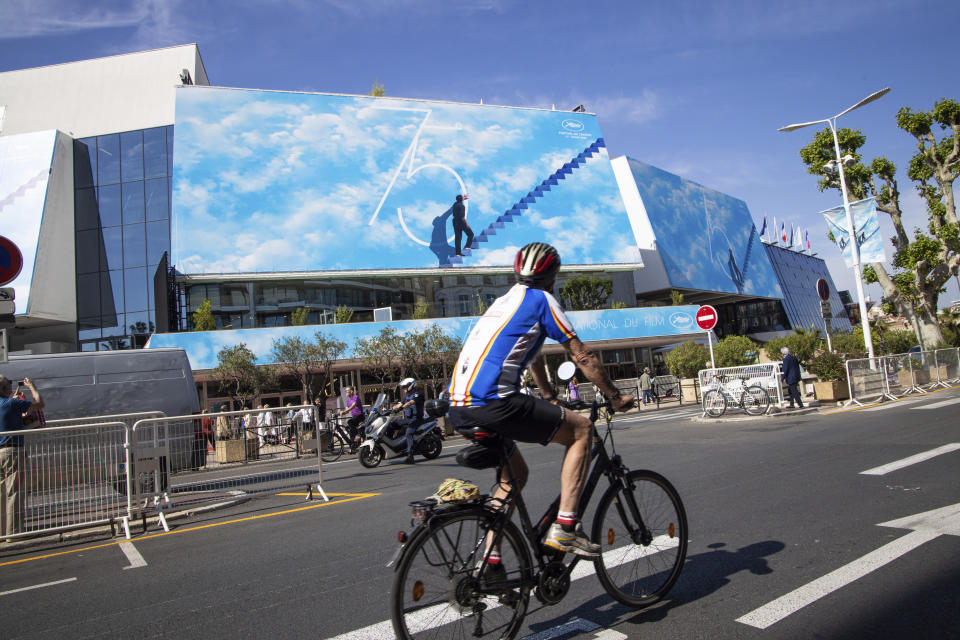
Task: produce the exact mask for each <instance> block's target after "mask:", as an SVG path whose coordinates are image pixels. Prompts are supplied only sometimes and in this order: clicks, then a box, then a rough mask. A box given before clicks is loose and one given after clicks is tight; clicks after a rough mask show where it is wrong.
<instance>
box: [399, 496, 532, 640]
mask: <svg viewBox="0 0 960 640" xmlns="http://www.w3.org/2000/svg"><path fill="white" fill-rule="evenodd" d="M442 517H443V518H444V519H443V520H442V521H441V522H440V523H439V524H435V523H431V524H430V526H429V528H427V527H424V528H422V529H421V530H420V531H419V532H418V534H416V535H415V536H414V537H413V538H412V539H411V540H410V542H409V543H408V544H409V545H410V547H409V548H408V549H407V550H406V551H405V553H404V555H403V558H402V559H401V561H400V565H399V566H398V567H397V572H396V576H395V578H394V581H393V595H392V598H391V600H392V602H391V618H392V621H393V630H394V633H395V634H396V636H397V637H398V638H401V639H402V640H413V639H422V638H467V637H479V638H513V637H514V636H515V635H516V634H517V631H518V630H519V629H520V626H521V624H522V623H523V616H524V614H525V613H526V611H527V603H528V602H529V599H530V586H531V584H530V583H531V581H530V579H529V576H530V558H529V555H528V552H527V548H526V546H525V543H524V540H523V537H522V536H521V535H520V532H519V530H518V529H517V528H516V526H515V525H514V524H513V523H511V522H509V521H508V522H505V523H504V525H503V526H504V530H503V539H502V542H501V547H500V554H501V557H502V561H501V566H502V567H503V569H504V572H503V573H500V574H499V575H495V574H493V573H492V572H490V573H488V572H487V571H486V570H484V572H483V573H480V574H479V575H478V571H477V569H478V567H479V566H480V565H481V563H482V562H483V557H484V552H485V548H486V537H487V532H488V531H490V530H491V528H492V527H493V525H494V522H495V520H496V516H495V514H492V513H490V512H488V511H483V510H480V509H470V510H465V511H463V512H458V513H455V514H453V515H451V516H449V517H448V516H442Z"/></svg>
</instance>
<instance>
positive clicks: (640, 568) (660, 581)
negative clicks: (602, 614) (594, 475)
mask: <svg viewBox="0 0 960 640" xmlns="http://www.w3.org/2000/svg"><path fill="white" fill-rule="evenodd" d="M627 479H628V482H627V483H626V484H627V485H628V486H629V488H627V487H624V486H623V483H617V484H615V485H612V486H611V487H610V489H608V490H607V492H606V493H605V494H604V496H603V498H602V499H601V500H600V505H599V506H598V507H597V514H596V516H595V517H594V521H593V540H594V541H595V542H599V543H600V545H601V547H602V552H601V555H600V557H598V558H596V559H595V560H594V564H595V565H596V568H597V577H599V578H600V583H601V584H602V585H603V588H604V589H606V590H607V593H609V594H610V595H611V596H613V598H614V599H615V600H617V601H618V602H621V603H623V604H625V605H627V606H628V607H636V608H641V607H647V606H650V605H651V604H654V603H655V602H658V601H659V600H660V599H661V598H663V596H664V595H666V593H667V592H668V591H670V588H671V587H672V586H673V584H674V583H675V582H676V581H677V578H678V577H679V576H680V570H681V569H682V568H683V561H684V559H685V558H686V557H687V514H686V512H685V511H684V509H683V503H682V502H681V501H680V495H679V494H678V493H677V490H676V489H674V488H673V485H672V484H670V482H669V481H668V480H667V479H666V478H664V477H663V476H661V475H660V474H658V473H654V472H653V471H631V472H630V473H629V475H628V476H627Z"/></svg>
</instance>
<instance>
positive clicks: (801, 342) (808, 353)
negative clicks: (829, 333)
mask: <svg viewBox="0 0 960 640" xmlns="http://www.w3.org/2000/svg"><path fill="white" fill-rule="evenodd" d="M822 346H823V338H821V337H820V330H819V329H814V328H813V327H810V328H809V329H804V328H803V327H799V328H797V330H796V331H795V332H794V333H792V334H790V335H789V336H784V337H782V338H774V339H773V340H771V341H770V342H768V343H767V344H765V345H764V347H763V350H764V351H766V353H767V357H768V358H770V359H771V360H780V359H781V353H780V349H781V348H783V347H787V348H789V349H790V353H792V354H793V355H795V356H796V357H797V360H799V361H800V364H802V365H804V366H806V365H807V363H809V362H810V360H811V359H812V358H813V356H814V354H815V353H816V351H817V349H819V348H821V347H822Z"/></svg>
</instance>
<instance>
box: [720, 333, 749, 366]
mask: <svg viewBox="0 0 960 640" xmlns="http://www.w3.org/2000/svg"><path fill="white" fill-rule="evenodd" d="M756 353H757V343H756V342H754V341H753V340H751V339H750V338H747V337H746V336H727V337H726V338H724V339H723V340H721V341H720V342H718V343H717V344H716V346H715V347H714V348H713V355H714V357H715V358H716V362H717V366H718V367H740V366H743V365H747V364H753V363H754V362H755V360H756Z"/></svg>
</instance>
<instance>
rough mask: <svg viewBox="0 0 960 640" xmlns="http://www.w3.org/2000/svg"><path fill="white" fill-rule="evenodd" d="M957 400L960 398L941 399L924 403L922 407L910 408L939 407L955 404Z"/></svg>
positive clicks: (959, 400)
mask: <svg viewBox="0 0 960 640" xmlns="http://www.w3.org/2000/svg"><path fill="white" fill-rule="evenodd" d="M958 402H960V398H953V399H952V400H941V401H940V402H934V403H932V404H925V405H923V406H922V407H910V408H911V409H939V408H940V407H948V406H950V405H951V404H957V403H958Z"/></svg>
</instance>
